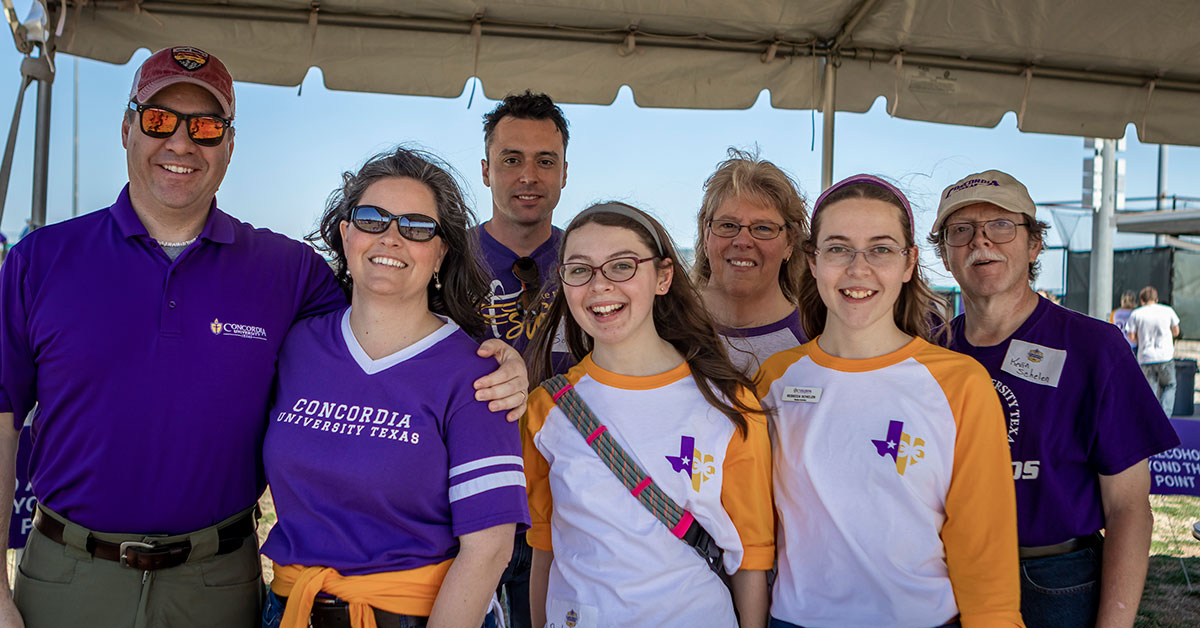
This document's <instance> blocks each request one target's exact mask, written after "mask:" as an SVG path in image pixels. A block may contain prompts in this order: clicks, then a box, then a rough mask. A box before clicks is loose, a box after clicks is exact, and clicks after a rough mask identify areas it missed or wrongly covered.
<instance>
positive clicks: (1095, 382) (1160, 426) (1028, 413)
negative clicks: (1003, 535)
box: [950, 298, 1179, 546]
mask: <svg viewBox="0 0 1200 628" xmlns="http://www.w3.org/2000/svg"><path fill="white" fill-rule="evenodd" d="M950 325H951V329H952V331H953V333H954V338H953V342H952V343H951V346H950V348H951V349H954V350H956V351H959V352H961V353H965V354H967V355H969V356H971V357H973V358H975V359H976V360H978V361H979V362H980V363H981V364H983V366H984V367H985V368H987V370H988V373H989V374H991V376H992V383H993V384H994V385H995V387H996V391H997V392H998V393H999V395H1000V405H1001V406H1002V407H1003V408H1004V411H1005V415H1006V419H1007V423H1008V441H1009V447H1010V449H1011V451H1012V461H1013V462H1012V464H1013V478H1014V481H1015V482H1016V489H1017V537H1018V539H1019V541H1020V543H1021V545H1024V546H1039V545H1053V544H1055V543H1061V542H1063V541H1065V540H1067V539H1070V538H1073V537H1077V536H1084V535H1087V534H1091V533H1093V532H1095V531H1096V530H1099V529H1100V528H1103V527H1104V511H1103V509H1102V507H1101V506H1102V504H1101V501H1100V478H1099V476H1100V475H1101V474H1103V475H1115V474H1117V473H1120V472H1121V471H1124V470H1125V469H1128V468H1129V467H1130V466H1131V465H1133V464H1135V463H1137V462H1140V461H1142V460H1145V459H1146V458H1149V457H1150V456H1152V455H1154V454H1157V453H1159V452H1163V451H1166V450H1168V449H1171V448H1173V447H1175V446H1176V445H1178V444H1179V438H1178V437H1177V436H1176V435H1175V430H1174V429H1173V428H1172V427H1171V423H1170V422H1169V421H1168V420H1167V417H1166V416H1165V415H1163V411H1162V406H1161V405H1160V404H1159V403H1158V399H1157V398H1155V396H1154V393H1153V392H1151V390H1150V387H1149V386H1148V385H1147V384H1146V378H1145V377H1144V376H1143V375H1142V371H1141V369H1140V368H1139V367H1138V365H1137V361H1136V360H1134V357H1133V354H1132V353H1130V351H1129V345H1128V344H1126V343H1125V341H1124V339H1123V338H1122V337H1121V332H1120V331H1118V330H1117V328H1116V327H1114V326H1113V325H1112V324H1110V323H1108V322H1107V321H1101V320H1097V319H1094V318H1090V317H1087V316H1084V315H1082V314H1079V313H1077V312H1072V311H1071V310H1068V309H1066V308H1063V307H1060V306H1057V305H1054V304H1053V303H1051V302H1049V301H1047V300H1046V299H1041V298H1039V299H1038V305H1037V307H1036V308H1035V309H1034V310H1033V314H1031V315H1030V316H1029V318H1028V319H1027V320H1026V321H1025V322H1024V323H1023V324H1022V325H1021V326H1020V327H1019V328H1018V329H1017V331H1015V332H1013V335H1012V336H1010V337H1009V338H1008V339H1007V340H1005V341H1004V342H1001V343H1000V344H998V345H995V346H991V347H976V346H974V345H972V344H970V343H969V342H967V339H966V337H965V335H964V334H963V316H959V317H957V318H955V319H954V320H953V321H951V323H950Z"/></svg>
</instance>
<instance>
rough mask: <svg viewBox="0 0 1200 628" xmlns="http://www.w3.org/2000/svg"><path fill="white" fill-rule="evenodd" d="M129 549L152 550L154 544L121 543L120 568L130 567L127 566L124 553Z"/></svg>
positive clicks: (140, 542)
mask: <svg viewBox="0 0 1200 628" xmlns="http://www.w3.org/2000/svg"><path fill="white" fill-rule="evenodd" d="M131 549H137V550H143V549H147V550H149V549H154V544H153V543H143V542H142V541H122V542H121V566H122V567H131V566H132V565H130V564H129V559H128V557H127V556H126V552H128V551H129V550H131Z"/></svg>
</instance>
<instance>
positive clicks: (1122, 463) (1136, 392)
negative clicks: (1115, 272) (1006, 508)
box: [929, 170, 1179, 628]
mask: <svg viewBox="0 0 1200 628" xmlns="http://www.w3.org/2000/svg"><path fill="white" fill-rule="evenodd" d="M1047 228H1049V225H1047V224H1046V223H1044V222H1042V221H1039V220H1038V219H1037V207H1036V206H1035V205H1034V202H1033V199H1032V198H1030V196H1029V192H1028V191H1027V190H1026V189H1025V186H1024V185H1022V184H1021V183H1020V182H1019V181H1017V180H1016V179H1014V178H1013V177H1012V176H1010V175H1008V174H1005V173H1003V172H999V171H996V170H989V171H987V172H981V173H979V174H973V175H970V176H968V177H965V178H963V179H962V180H961V181H959V182H958V183H955V184H954V185H952V186H950V187H948V188H946V189H945V190H944V191H943V192H942V195H941V199H940V202H939V206H938V213H937V219H936V220H935V221H934V224H933V230H932V234H931V235H930V237H929V241H930V242H931V243H932V244H934V245H935V246H936V247H937V253H938V256H939V257H941V259H942V261H943V262H944V263H945V265H946V268H947V269H948V270H949V271H950V272H951V273H952V274H953V275H954V278H955V280H957V281H958V284H959V286H960V287H961V289H962V295H963V306H964V310H965V312H964V314H962V315H961V316H959V317H957V318H955V319H954V320H953V321H952V322H951V324H950V325H951V331H952V334H953V339H952V341H951V348H953V349H955V350H957V351H961V352H962V353H965V354H967V355H970V356H972V357H974V358H975V359H976V360H978V361H979V362H980V363H982V364H983V365H984V367H986V368H987V370H988V372H989V373H990V374H991V376H992V380H993V383H994V384H995V386H996V390H997V392H998V393H999V395H1000V400H1001V404H1002V405H1003V406H1004V408H1005V411H1006V413H1007V419H1008V439H1009V445H1010V451H1011V453H1012V466H1013V479H1014V481H1015V482H1016V496H1017V534H1018V542H1019V543H1020V545H1021V547H1020V556H1021V613H1022V615H1023V616H1024V619H1025V623H1026V625H1028V626H1030V627H1031V628H1037V627H1040V626H1054V627H1055V628H1064V627H1069V626H1093V625H1097V626H1132V625H1133V620H1134V617H1135V616H1136V615H1137V607H1138V602H1139V601H1140V599H1141V595H1142V586H1143V583H1144V581H1145V577H1146V566H1147V562H1148V561H1147V556H1148V554H1149V549H1150V531H1151V527H1152V525H1153V517H1152V515H1151V512H1150V504H1149V499H1148V494H1149V490H1150V470H1149V466H1148V464H1147V462H1146V459H1147V458H1148V457H1149V456H1151V455H1153V454H1156V453H1159V452H1161V451H1165V450H1167V449H1170V448H1172V447H1175V446H1176V445H1178V444H1179V439H1178V438H1177V437H1176V436H1175V432H1174V430H1173V429H1172V428H1171V425H1170V423H1169V422H1168V421H1167V419H1166V417H1165V416H1164V415H1163V412H1162V408H1161V407H1160V406H1159V404H1158V402H1157V399H1155V397H1154V395H1153V393H1152V392H1151V391H1150V388H1149V387H1148V386H1143V385H1141V384H1140V382H1142V381H1144V378H1142V377H1141V370H1140V369H1139V368H1138V365H1137V362H1136V361H1135V360H1134V359H1133V356H1132V355H1131V354H1130V352H1129V345H1128V344H1127V343H1126V342H1125V340H1124V338H1123V337H1122V335H1121V333H1120V331H1118V330H1117V329H1116V327H1114V326H1112V325H1110V324H1108V323H1107V322H1106V321H1100V320H1096V319H1092V318H1089V317H1087V316H1084V315H1082V314H1078V313H1076V312H1073V311H1070V310H1067V309H1065V308H1063V307H1060V306H1058V305H1055V304H1053V303H1051V302H1050V301H1048V300H1046V299H1043V298H1040V297H1039V296H1038V295H1037V293H1035V292H1034V291H1033V288H1032V287H1031V283H1032V282H1033V281H1034V279H1035V278H1036V277H1037V272H1038V261H1037V258H1038V255H1039V254H1040V253H1041V251H1042V238H1043V235H1044V234H1045V231H1046V229H1047ZM1131 382H1133V383H1138V384H1137V385H1130V383H1131ZM1102 529H1103V530H1104V532H1103V534H1101V532H1100V531H1101V530H1102Z"/></svg>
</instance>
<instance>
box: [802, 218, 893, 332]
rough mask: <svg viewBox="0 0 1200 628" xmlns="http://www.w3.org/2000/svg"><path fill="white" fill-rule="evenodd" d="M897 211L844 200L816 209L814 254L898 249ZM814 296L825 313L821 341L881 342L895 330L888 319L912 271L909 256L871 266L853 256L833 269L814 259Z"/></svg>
mask: <svg viewBox="0 0 1200 628" xmlns="http://www.w3.org/2000/svg"><path fill="white" fill-rule="evenodd" d="M901 211H903V210H901V209H900V208H898V207H896V206H895V205H892V204H891V203H887V202H884V201H880V200H876V199H865V198H848V199H845V200H841V201H837V202H835V203H832V204H829V205H827V206H825V207H824V208H821V209H820V213H821V216H820V221H819V226H818V228H819V230H820V231H819V233H816V234H815V237H814V240H815V241H816V246H817V248H818V249H819V250H823V249H825V248H826V247H828V246H833V245H836V246H843V247H847V248H851V249H869V248H871V247H876V246H890V247H904V246H905V245H906V238H905V235H904V227H903V226H902V225H901V222H900V212H901ZM809 267H810V269H811V270H812V274H813V277H814V278H815V279H816V284H817V291H818V293H819V294H820V295H821V300H822V301H823V302H824V303H825V306H826V307H827V308H828V309H829V311H828V315H827V317H826V322H825V333H826V334H827V335H836V334H844V333H847V332H851V331H852V332H854V333H855V334H859V335H862V334H866V335H871V336H878V337H886V335H887V334H892V333H894V332H895V331H896V330H897V329H898V328H897V327H896V322H895V319H894V311H895V305H896V301H897V299H899V298H900V292H901V289H902V288H903V286H904V284H905V283H906V282H908V281H909V280H910V279H912V276H913V270H914V268H915V267H916V254H915V250H911V251H910V252H909V253H908V254H907V255H904V256H894V259H893V261H892V262H889V263H881V264H880V265H877V266H872V265H871V264H868V263H867V260H866V256H865V255H864V254H862V253H858V254H857V255H855V256H854V260H853V261H852V262H851V263H850V265H848V266H838V265H837V264H834V263H831V262H830V261H829V260H828V258H827V257H826V258H825V259H823V256H822V255H821V254H820V253H818V254H817V255H815V256H812V257H810V258H809Z"/></svg>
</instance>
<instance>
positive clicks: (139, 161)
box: [121, 83, 233, 218]
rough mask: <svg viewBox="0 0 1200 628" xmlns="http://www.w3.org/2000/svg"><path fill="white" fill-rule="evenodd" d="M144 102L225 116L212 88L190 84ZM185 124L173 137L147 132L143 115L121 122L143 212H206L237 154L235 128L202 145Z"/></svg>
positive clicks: (135, 198)
mask: <svg viewBox="0 0 1200 628" xmlns="http://www.w3.org/2000/svg"><path fill="white" fill-rule="evenodd" d="M145 104H153V105H161V106H163V107H166V108H168V109H173V110H175V111H178V112H180V113H207V114H213V115H216V116H220V115H221V106H220V105H219V104H218V103H217V99H216V98H214V97H213V95H212V94H211V93H209V92H208V90H206V89H204V88H203V87H200V86H198V85H193V84H191V83H176V84H174V85H170V86H167V87H164V88H163V89H161V90H159V91H158V92H157V93H156V94H154V95H153V96H151V97H150V99H149V100H148V101H147V102H146V103H145ZM185 126H186V125H185V124H182V123H180V124H179V125H178V126H177V127H176V129H175V133H174V134H172V135H171V136H170V137H164V138H161V139H159V138H153V137H150V136H148V135H146V134H145V133H142V130H141V126H140V121H139V120H138V115H137V114H133V116H132V117H130V116H128V115H127V116H126V117H125V121H124V122H123V123H122V124H121V143H122V145H124V146H125V157H126V161H127V162H128V167H129V197H130V200H131V201H132V202H133V207H134V209H136V210H137V211H138V212H141V213H145V214H152V215H155V216H162V217H164V218H165V217H194V216H197V215H204V213H205V212H207V211H208V208H209V206H210V205H211V204H212V200H213V197H214V196H215V195H216V193H217V188H219V187H220V186H221V181H222V180H223V179H224V178H225V169H226V168H227V167H228V166H229V158H230V157H231V156H232V154H233V129H232V128H230V129H228V130H227V131H226V132H225V138H224V139H223V140H222V141H221V143H220V144H218V145H217V146H201V145H199V144H197V143H195V142H193V141H192V140H191V138H189V137H188V136H187V130H186V129H185V128H184V127H185Z"/></svg>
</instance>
